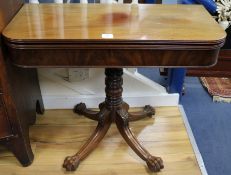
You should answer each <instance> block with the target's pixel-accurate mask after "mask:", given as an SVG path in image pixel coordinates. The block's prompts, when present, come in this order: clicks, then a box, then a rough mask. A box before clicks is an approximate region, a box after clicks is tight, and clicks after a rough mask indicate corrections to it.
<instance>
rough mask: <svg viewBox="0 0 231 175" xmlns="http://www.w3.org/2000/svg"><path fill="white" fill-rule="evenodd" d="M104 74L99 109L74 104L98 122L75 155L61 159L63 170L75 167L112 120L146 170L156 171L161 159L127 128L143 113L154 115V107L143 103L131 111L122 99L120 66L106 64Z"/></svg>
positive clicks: (99, 140) (91, 149)
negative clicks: (91, 109)
mask: <svg viewBox="0 0 231 175" xmlns="http://www.w3.org/2000/svg"><path fill="white" fill-rule="evenodd" d="M105 75H106V78H105V84H106V87H105V93H106V99H105V101H104V102H103V103H101V104H100V105H99V109H100V111H99V112H94V111H90V110H89V109H87V108H86V105H85V104H83V103H80V104H78V105H76V107H75V109H74V111H75V112H76V113H77V114H80V115H84V116H87V117H88V118H90V119H93V120H97V121H98V125H97V127H96V129H95V131H94V132H93V133H92V135H91V136H90V138H89V139H88V140H87V142H86V143H85V144H84V145H83V146H82V147H81V148H80V150H79V151H78V152H77V153H76V154H75V155H73V156H68V157H66V159H65V160H64V163H63V167H64V168H65V169H66V170H67V171H75V170H76V169H77V168H78V166H79V164H80V163H81V162H82V161H83V160H84V159H85V158H86V157H87V156H88V155H89V154H90V153H91V152H92V151H93V150H94V149H95V148H96V146H97V145H98V144H99V143H100V142H101V141H102V139H103V138H104V136H105V135H106V133H107V132H108V129H109V128H110V126H111V124H112V122H115V123H116V126H117V128H118V130H119V132H120V134H121V136H122V137H123V138H124V140H125V141H126V142H127V144H128V145H129V146H130V147H131V148H132V150H133V151H134V152H135V153H136V154H137V155H138V156H139V157H140V158H141V159H143V160H144V161H145V162H146V164H147V167H148V168H149V170H150V171H151V172H159V171H160V170H161V169H163V168H164V165H163V160H162V159H161V158H160V157H156V156H153V155H151V154H150V153H149V152H148V151H147V150H146V149H145V148H144V147H143V146H142V145H141V144H140V143H139V141H138V140H137V138H136V137H135V136H134V134H133V133H132V131H131V130H130V128H129V121H134V120H139V119H143V118H145V117H152V115H154V109H153V108H152V107H151V106H145V108H144V109H143V112H140V113H138V112H136V113H135V114H133V113H129V112H128V109H129V105H128V104H126V103H125V102H123V100H122V92H123V88H122V84H123V78H122V75H123V69H122V68H108V69H105ZM137 114H138V115H137ZM89 116H90V117H89Z"/></svg>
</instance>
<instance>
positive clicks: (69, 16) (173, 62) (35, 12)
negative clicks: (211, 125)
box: [3, 4, 226, 66]
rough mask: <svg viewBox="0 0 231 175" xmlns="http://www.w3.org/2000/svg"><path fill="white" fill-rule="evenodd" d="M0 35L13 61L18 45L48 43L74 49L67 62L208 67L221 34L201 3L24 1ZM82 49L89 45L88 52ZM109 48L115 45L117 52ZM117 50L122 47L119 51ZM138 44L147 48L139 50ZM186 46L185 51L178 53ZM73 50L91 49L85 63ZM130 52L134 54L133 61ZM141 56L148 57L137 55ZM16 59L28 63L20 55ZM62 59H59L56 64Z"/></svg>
mask: <svg viewBox="0 0 231 175" xmlns="http://www.w3.org/2000/svg"><path fill="white" fill-rule="evenodd" d="M3 37H4V40H5V43H6V44H7V46H9V48H10V50H11V51H14V56H13V55H12V57H14V60H15V61H19V59H21V58H20V54H21V56H22V54H24V53H22V52H21V50H20V49H24V51H25V50H26V49H29V50H31V49H35V50H34V54H35V53H36V51H38V49H41V50H42V49H48V48H50V49H51V48H53V51H54V49H57V48H58V49H75V52H74V51H72V54H73V55H72V56H71V57H72V58H71V60H69V63H68V65H71V66H209V65H212V64H214V63H215V62H216V59H217V54H218V51H219V48H220V47H221V46H222V45H223V43H224V40H225V37H226V33H225V32H224V30H223V29H222V28H221V27H220V26H219V25H218V24H217V22H216V21H215V20H214V19H213V18H212V16H211V15H210V14H209V13H208V12H207V11H206V10H205V9H204V7H203V6H200V5H157V4H156V5H150V4H26V5H24V6H23V7H22V8H21V10H20V11H19V12H18V14H17V15H16V16H15V18H14V19H13V20H12V21H11V22H10V24H9V25H8V26H7V27H6V28H5V30H4V31H3ZM81 49H88V52H86V51H83V50H81ZM89 49H90V50H89ZM97 49H105V50H106V51H105V53H104V55H102V54H101V53H100V54H101V56H100V57H101V58H102V59H103V60H104V61H103V62H102V61H98V60H97V61H98V62H97V63H96V62H95V63H93V62H92V61H95V60H94V59H93V56H92V55H93V53H94V55H98V57H99V54H98V50H97ZM110 49H114V50H116V49H117V52H115V51H112V50H110ZM120 49H124V52H123V53H119V51H120ZM142 49H148V50H149V51H147V52H145V53H144V52H143V51H142ZM77 50H78V51H77ZM125 50H126V51H125ZM128 50H129V51H128ZM131 50H133V51H134V52H131ZM150 50H152V51H150ZM154 50H155V51H157V52H154ZM160 50H162V52H160ZM163 50H164V51H169V52H163ZM172 50H181V52H175V53H177V54H175V53H172V52H170V51H172ZM185 50H187V51H188V52H187V53H186V52H183V51H185ZM195 50H201V53H199V52H192V51H195ZM202 50H210V51H211V50H213V51H214V52H213V53H212V52H207V53H205V51H202ZM59 51H60V50H59ZM138 51H139V53H138ZM189 51H190V53H189ZM60 52H61V51H60ZM77 52H78V56H84V57H89V54H91V56H90V57H92V58H89V59H88V60H85V61H86V63H83V61H82V62H81V61H79V60H77V61H79V62H78V63H74V62H75V61H76V59H77V58H75V57H74V54H75V55H76V54H77ZM85 52H86V53H85ZM90 52H92V53H90ZM96 52H97V53H96ZM135 52H136V53H135ZM16 54H18V55H17V57H16ZM27 54H28V53H27ZM50 54H51V52H50ZM62 54H63V55H64V54H65V53H64V52H63V53H62ZM86 54H88V55H87V56H86ZM131 54H134V55H135V54H136V55H137V57H139V58H137V60H136V62H134V61H133V60H134V59H135V56H134V55H133V56H132V55H131ZM144 54H146V55H144ZM170 54H171V58H170ZM189 54H191V56H190V58H189V57H188V58H186V56H185V55H189ZM195 54H198V59H195ZM47 55H49V54H47ZM125 55H126V56H127V55H130V56H129V57H133V60H132V61H133V63H132V62H131V59H132V58H127V61H126V62H123V63H122V61H123V60H119V59H121V58H120V57H122V56H123V57H125ZM144 56H145V57H147V58H141V57H144ZM157 56H159V57H161V58H162V59H163V60H161V58H156V60H154V59H153V57H157ZM183 56H184V57H185V60H183ZM193 56H194V57H193ZM24 57H25V54H24ZM51 57H52V56H51ZM127 57H128V56H127ZM202 57H204V58H202ZM109 58H110V60H109ZM165 58H166V59H167V60H164V59H165ZM192 58H193V63H192ZM16 59H17V60H16ZM44 59H45V58H44ZM47 59H48V58H47ZM52 59H53V58H52ZM60 59H61V58H60ZM82 59H84V58H82ZM113 59H115V60H113ZM143 59H146V60H143ZM179 59H181V60H180V61H179ZM187 59H188V60H187ZM50 60H51V59H50ZM73 60H75V61H73ZM158 60H159V61H158ZM27 61H32V59H30V60H27ZM39 61H41V59H40V60H39ZM62 61H63V60H62ZM108 61H109V62H110V63H108ZM118 61H119V62H120V63H119V62H118ZM169 61H170V62H169ZM37 62H38V60H37ZM37 62H36V61H35V60H34V62H33V64H34V65H38V64H40V62H38V63H37ZM46 62H47V60H46ZM87 62H88V63H87ZM99 62H100V63H99ZM115 62H118V63H115ZM202 62H203V63H202ZM80 63H81V65H80ZM17 64H21V65H23V64H27V63H25V59H24V60H21V63H19V62H18V63H17ZM30 64H32V63H30ZM44 64H45V60H44ZM57 64H58V63H57ZM57 64H56V65H57ZM64 64H66V63H64V61H63V63H62V64H61V66H62V65H64ZM47 65H52V63H49V64H47ZM42 66H43V65H42Z"/></svg>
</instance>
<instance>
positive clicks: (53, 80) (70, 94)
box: [39, 69, 179, 109]
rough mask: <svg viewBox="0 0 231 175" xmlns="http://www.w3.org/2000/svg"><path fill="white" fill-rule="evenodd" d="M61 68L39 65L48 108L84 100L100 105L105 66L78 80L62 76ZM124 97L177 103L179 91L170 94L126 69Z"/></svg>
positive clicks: (138, 102)
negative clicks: (60, 73) (73, 80)
mask: <svg viewBox="0 0 231 175" xmlns="http://www.w3.org/2000/svg"><path fill="white" fill-rule="evenodd" d="M57 72H60V70H58V69H56V70H55V69H53V70H52V69H39V80H40V86H41V91H42V97H43V101H44V105H45V108H46V109H73V107H74V106H75V105H76V104H78V103H80V102H84V103H86V104H87V106H88V107H89V108H97V107H98V104H99V103H101V102H103V101H104V99H105V92H104V88H105V85H104V79H105V75H104V69H91V70H90V72H89V77H88V78H86V79H84V80H82V81H78V82H69V81H67V80H65V79H64V78H62V77H61V76H60V75H59V74H58V73H57ZM123 79H124V85H123V89H124V92H123V100H124V101H125V102H127V103H128V104H129V105H130V107H142V106H144V105H146V104H149V105H152V106H176V105H178V102H179V94H177V93H175V94H168V93H167V91H166V89H165V88H164V87H163V86H161V85H159V84H157V83H155V82H153V81H151V80H150V79H148V78H146V77H144V76H143V75H141V74H139V73H138V72H137V71H128V70H126V69H124V76H123Z"/></svg>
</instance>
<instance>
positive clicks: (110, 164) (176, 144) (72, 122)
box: [0, 107, 201, 175]
mask: <svg viewBox="0 0 231 175" xmlns="http://www.w3.org/2000/svg"><path fill="white" fill-rule="evenodd" d="M140 110H141V109H139V108H131V110H129V112H134V111H140ZM96 125H97V122H95V121H92V120H89V119H87V118H85V117H83V116H78V115H76V114H74V113H73V111H72V110H47V111H46V112H45V114H44V115H43V116H38V117H37V122H36V124H35V125H33V126H32V127H31V128H30V138H31V142H32V150H33V152H34V154H35V160H34V163H33V164H32V165H31V166H30V167H28V168H22V167H21V166H20V165H19V164H18V162H17V161H16V160H15V158H14V157H13V155H12V154H11V153H10V152H8V151H7V150H6V149H4V148H0V152H1V154H0V170H1V173H2V174H4V175H12V174H15V175H32V174H36V173H39V174H46V175H54V174H55V175H63V174H65V172H64V170H63V169H62V168H61V167H60V165H61V164H62V162H63V159H64V158H65V157H66V155H71V154H74V153H75V152H76V150H77V149H80V147H81V146H82V144H83V142H85V141H86V140H87V139H88V137H89V136H90V134H91V132H93V131H94V129H95V127H96ZM130 127H131V130H132V131H133V132H134V134H135V135H137V136H138V140H139V141H141V142H142V143H143V145H144V146H145V147H146V148H147V149H148V150H149V151H150V153H152V154H154V153H155V154H156V153H158V154H160V155H161V156H162V158H163V159H164V163H165V169H164V170H163V171H161V172H160V173H157V174H158V175H201V172H200V169H199V166H198V163H197V160H196V158H195V154H194V152H193V149H192V146H191V144H190V141H189V137H188V134H187V132H186V130H185V126H184V123H183V121H182V117H181V113H180V111H179V109H178V107H158V108H156V115H155V118H146V119H144V120H140V121H137V122H131V123H130ZM147 171H148V170H147V168H146V166H145V163H142V161H141V160H140V159H139V157H138V156H137V155H136V154H135V153H134V152H133V151H132V150H131V149H130V148H129V147H128V145H127V144H126V142H125V141H123V138H122V137H121V136H120V134H119V132H118V131H117V128H116V126H115V124H112V126H111V128H110V130H109V131H108V133H107V134H106V136H105V137H104V140H103V141H102V142H101V143H100V145H99V147H97V149H95V151H94V152H93V153H92V154H91V156H89V157H87V158H86V160H85V161H83V162H82V163H81V166H80V167H79V169H78V171H76V172H73V173H71V174H76V175H91V174H94V175H111V174H113V175H131V174H134V175H147V174H150V173H148V172H147ZM151 174H153V173H151ZM154 174H155V173H154Z"/></svg>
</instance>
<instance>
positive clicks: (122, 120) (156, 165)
mask: <svg viewBox="0 0 231 175" xmlns="http://www.w3.org/2000/svg"><path fill="white" fill-rule="evenodd" d="M128 121H129V120H128V112H127V111H125V110H123V109H121V110H118V111H117V116H116V118H115V122H116V126H117V128H118V130H119V132H120V134H121V135H122V136H123V138H124V139H125V140H126V142H127V144H128V145H129V146H130V147H131V148H132V149H133V151H135V153H136V154H137V155H138V156H139V157H140V158H141V159H143V160H144V161H146V163H147V166H148V168H149V169H150V170H151V171H153V172H158V171H160V170H161V169H163V168H164V165H163V161H162V159H161V158H160V157H155V156H152V155H151V154H150V153H149V152H148V151H147V150H146V149H144V148H143V147H142V145H141V144H140V143H139V141H138V140H137V139H136V138H135V136H134V135H133V133H132V132H131V130H130V129H129V123H128Z"/></svg>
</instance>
